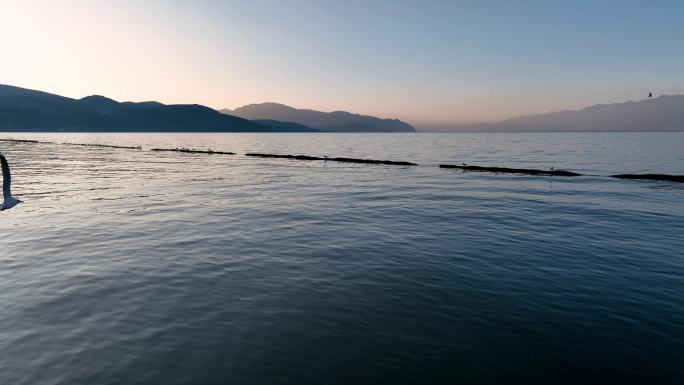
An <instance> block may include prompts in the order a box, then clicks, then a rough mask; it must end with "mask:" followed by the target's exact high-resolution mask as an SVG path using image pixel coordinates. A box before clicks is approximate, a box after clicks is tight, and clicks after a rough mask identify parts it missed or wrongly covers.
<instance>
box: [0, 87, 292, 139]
mask: <svg viewBox="0 0 684 385" xmlns="http://www.w3.org/2000/svg"><path fill="white" fill-rule="evenodd" d="M283 130H284V128H282V127H280V128H274V127H272V126H270V125H263V124H258V123H255V122H251V121H249V120H246V119H242V118H239V117H236V116H230V115H226V114H222V113H220V112H218V111H216V110H213V109H211V108H209V107H205V106H201V105H198V104H176V105H165V104H162V103H158V102H142V103H133V102H123V103H119V102H117V101H115V100H112V99H108V98H106V97H104V96H99V95H93V96H88V97H85V98H82V99H72V98H67V97H63V96H59V95H53V94H49V93H46V92H41V91H34V90H29V89H25V88H19V87H13V86H8V85H0V131H72V132H74V131H75V132H79V131H83V132H85V131H96V132H134V131H142V132H279V131H283Z"/></svg>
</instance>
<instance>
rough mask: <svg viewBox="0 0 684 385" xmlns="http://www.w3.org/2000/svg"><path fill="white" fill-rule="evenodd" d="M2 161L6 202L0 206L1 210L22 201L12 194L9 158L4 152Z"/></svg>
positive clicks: (1, 157) (3, 190)
mask: <svg viewBox="0 0 684 385" xmlns="http://www.w3.org/2000/svg"><path fill="white" fill-rule="evenodd" d="M0 163H1V165H0V166H2V196H3V198H4V202H3V203H2V205H1V206H0V211H2V210H7V209H11V208H12V207H14V206H16V205H18V204H19V203H21V201H20V200H19V199H17V198H15V197H13V196H12V191H11V190H10V186H11V185H12V177H11V176H10V169H9V164H7V159H5V156H4V155H2V154H0Z"/></svg>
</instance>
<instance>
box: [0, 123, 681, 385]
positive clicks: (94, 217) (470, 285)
mask: <svg viewBox="0 0 684 385" xmlns="http://www.w3.org/2000/svg"><path fill="white" fill-rule="evenodd" d="M0 138H19V139H39V140H49V141H56V142H78V143H107V144H117V145H134V146H138V145H140V146H142V148H143V150H125V149H112V148H91V147H77V146H65V145H62V144H34V143H11V142H0V151H2V152H3V153H4V154H5V155H6V156H7V158H8V159H9V161H10V163H11V165H12V171H13V182H14V183H13V190H14V191H13V192H14V194H15V195H17V196H18V197H20V198H21V199H23V200H24V203H22V204H20V205H19V206H17V207H15V208H13V209H11V210H8V211H3V212H2V213H0V309H1V311H0V384H13V385H19V384H30V385H34V384H41V385H42V384H69V385H79V384H83V385H86V384H88V385H90V384H448V383H461V384H504V383H505V384H580V383H582V384H590V383H591V384H626V383H643V384H681V383H682V381H684V366H683V365H682V363H683V362H684V185H682V184H675V183H666V182H652V181H625V180H617V179H610V178H606V177H605V175H610V174H611V173H619V172H661V173H676V174H683V173H684V151H682V148H684V134H682V133H663V134H639V133H630V134H622V133H620V134H398V135H394V134H381V135H374V134H196V135H187V134H8V133H3V134H0ZM176 146H187V147H193V148H201V149H205V148H211V149H213V150H225V151H235V152H237V153H238V155H235V156H222V155H202V154H181V153H156V152H151V151H147V150H148V149H149V148H152V147H176ZM250 151H261V152H271V153H289V154H305V155H319V156H322V155H328V156H352V157H364V158H375V159H392V160H406V161H412V162H417V163H420V166H417V167H397V166H377V165H355V164H343V163H332V162H301V161H291V160H281V159H254V158H248V157H245V156H244V155H243V154H244V153H245V152H250ZM464 162H465V163H468V164H475V165H492V166H514V167H530V168H549V167H555V168H556V169H568V170H572V171H577V172H582V173H587V174H592V175H593V176H587V177H578V178H558V177H555V178H551V177H539V176H514V175H496V174H479V173H462V172H460V171H454V170H441V169H439V168H437V167H436V165H438V164H440V163H457V164H460V163H464Z"/></svg>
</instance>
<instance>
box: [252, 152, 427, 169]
mask: <svg viewBox="0 0 684 385" xmlns="http://www.w3.org/2000/svg"><path fill="white" fill-rule="evenodd" d="M245 155H246V156H254V157H259V158H282V159H295V160H323V161H328V162H344V163H363V164H389V165H395V166H417V164H416V163H411V162H397V161H393V160H376V159H358V158H328V157H323V158H321V157H319V156H308V155H279V154H260V153H254V152H251V153H247V154H245Z"/></svg>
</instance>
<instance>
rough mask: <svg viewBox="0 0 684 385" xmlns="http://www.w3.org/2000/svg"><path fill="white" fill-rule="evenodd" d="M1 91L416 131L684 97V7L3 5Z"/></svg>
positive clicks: (27, 1)
mask: <svg viewBox="0 0 684 385" xmlns="http://www.w3.org/2000/svg"><path fill="white" fill-rule="evenodd" d="M0 9H1V11H0V47H2V57H1V60H0V83H4V84H12V85H16V86H20V87H27V88H34V89H39V90H44V91H48V92H53V93H57V94H61V95H65V96H70V97H83V96H86V95H90V94H102V95H106V96H108V97H112V98H114V99H117V100H132V101H143V100H158V101H161V102H164V103H199V104H204V105H208V106H211V107H213V108H217V109H219V108H226V107H227V108H235V107H238V106H241V105H245V104H249V103H259V102H266V101H274V102H279V103H284V104H288V105H291V106H294V107H298V108H312V109H318V110H323V111H332V110H347V111H353V112H356V113H363V114H371V115H377V116H381V117H394V118H400V119H403V120H406V121H408V122H411V123H447V122H475V121H493V120H499V119H504V118H508V117H512V116H516V115H524V114H533V113H541V112H545V111H555V110H562V109H575V108H581V107H584V106H587V105H591V104H595V103H606V102H622V101H626V100H638V99H642V98H643V97H645V96H646V94H647V93H648V92H649V91H653V92H654V93H656V94H675V93H684V77H682V76H681V75H682V68H684V50H682V47H683V46H684V23H682V15H684V2H682V1H675V0H672V1H610V0H605V1H600V2H599V1H572V2H557V1H516V2H511V1H425V2H420V1H325V0H316V1H279V0H272V1H265V0H264V1H209V0H205V1H192V2H190V1H144V2H143V1H133V0H130V1H127V0H121V1H104V0H87V1H86V0H62V1H48V0H45V1H34V0H23V1H10V0H0Z"/></svg>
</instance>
